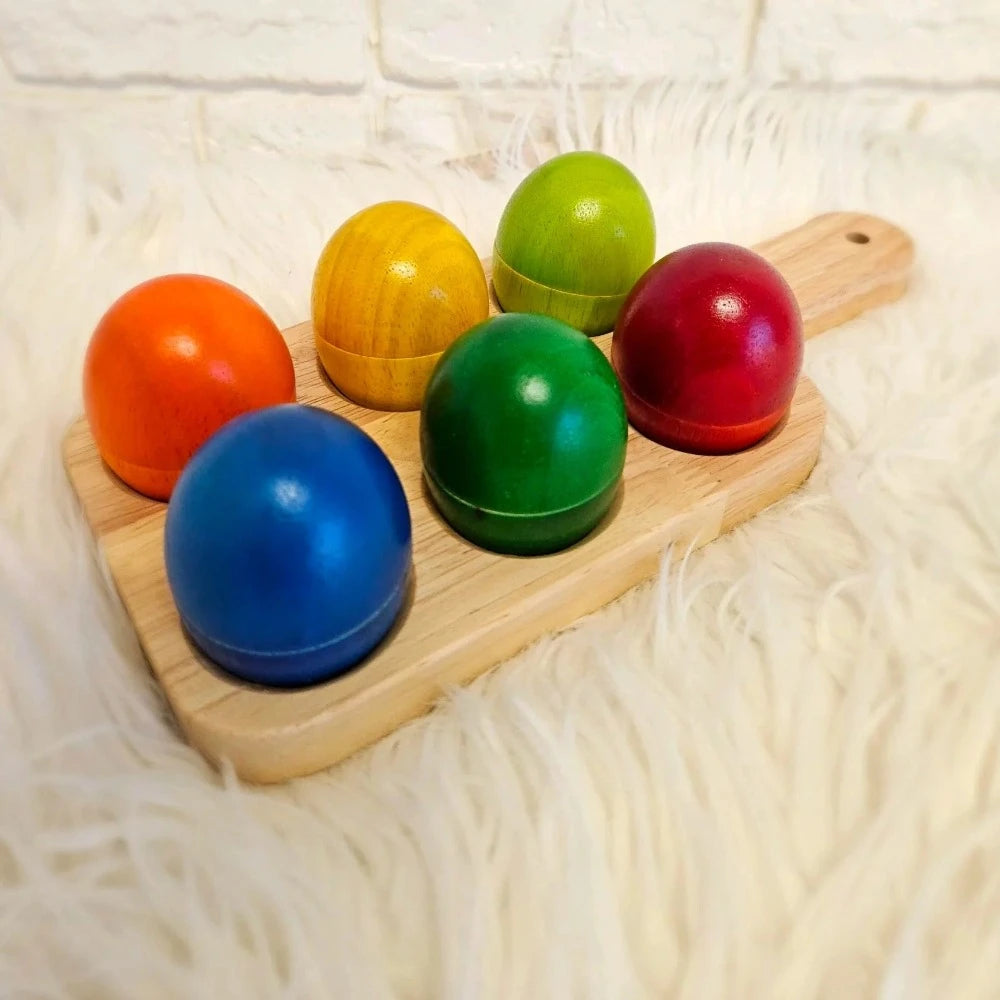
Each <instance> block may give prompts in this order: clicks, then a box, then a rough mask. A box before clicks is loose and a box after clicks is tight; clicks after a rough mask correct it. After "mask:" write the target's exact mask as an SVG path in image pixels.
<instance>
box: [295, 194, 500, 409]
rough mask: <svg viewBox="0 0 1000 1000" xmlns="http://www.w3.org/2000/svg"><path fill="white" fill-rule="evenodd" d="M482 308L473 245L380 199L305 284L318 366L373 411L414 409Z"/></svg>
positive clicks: (404, 205) (330, 247)
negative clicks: (442, 358)
mask: <svg viewBox="0 0 1000 1000" xmlns="http://www.w3.org/2000/svg"><path fill="white" fill-rule="evenodd" d="M488 311H489V292H488V289H487V285H486V275H485V273H484V271H483V265H482V262H481V261H480V260H479V257H478V256H477V255H476V252H475V250H473V248H472V245H471V244H470V243H469V241H468V240H467V239H466V238H465V237H464V236H463V235H462V233H461V232H459V230H458V229H456V228H455V226H453V225H452V224H451V223H450V222H449V221H448V220H447V219H445V218H444V217H443V216H441V215H439V214H438V213H437V212H433V211H431V209H429V208H424V207H423V206H421V205H414V204H411V203H410V202H402V201H390V202H381V203H379V204H377V205H372V206H370V207H369V208H366V209H364V210H363V211H361V212H359V213H358V214H357V215H354V216H352V217H351V218H350V219H348V220H347V222H345V223H344V224H343V225H342V226H341V227H340V229H338V230H337V232H336V233H334V235H333V236H332V237H331V239H330V241H329V242H328V243H327V244H326V247H325V248H324V250H323V253H322V255H321V256H320V259H319V263H318V265H317V267H316V274H315V277H314V279H313V288H312V321H313V330H314V334H315V339H316V351H317V353H318V354H319V357H320V361H321V362H322V364H323V367H324V369H325V370H326V373H327V375H328V376H329V377H330V380H331V381H332V382H333V383H334V385H336V386H337V388H338V389H340V391H341V392H343V394H344V395H345V396H347V397H348V398H350V399H353V400H354V401H355V402H356V403H360V404H361V405H362V406H367V407H371V408H372V409H376V410H417V409H419V408H420V402H421V400H422V399H423V395H424V389H425V388H426V386H427V380H428V379H429V378H430V374H431V372H432V371H433V370H434V366H435V364H437V360H438V358H439V357H440V356H441V352H442V351H443V350H444V349H445V348H446V347H447V346H448V345H449V344H450V343H451V342H452V341H453V340H454V339H455V338H456V337H457V336H458V335H459V334H461V333H464V332H465V331H466V330H468V329H469V327H471V326H474V325H475V324H476V323H479V322H481V321H482V320H484V319H485V318H486V316H487V314H488Z"/></svg>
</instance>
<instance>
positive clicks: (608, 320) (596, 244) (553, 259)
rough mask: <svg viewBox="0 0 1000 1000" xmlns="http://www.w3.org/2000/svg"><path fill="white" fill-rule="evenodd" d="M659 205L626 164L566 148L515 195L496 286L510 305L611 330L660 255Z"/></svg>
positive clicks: (592, 330) (501, 235) (593, 329)
mask: <svg viewBox="0 0 1000 1000" xmlns="http://www.w3.org/2000/svg"><path fill="white" fill-rule="evenodd" d="M655 242H656V232H655V223H654V221H653V209H652V206H651V205H650V203H649V198H648V197H647V196H646V192H645V191H644V190H643V188H642V185H641V184H640V183H639V181H638V180H636V178H635V176H634V175H633V174H632V173H631V171H629V170H628V169H627V168H626V167H625V166H624V165H623V164H621V163H619V162H618V161H617V160H614V159H612V158H611V157H609V156H604V155H602V154H601V153H585V152H580V153H565V154H564V155H562V156H557V157H555V158H554V159H551V160H549V161H548V162H546V163H543V164H542V165H541V166H540V167H537V168H536V169H535V170H533V171H532V172H531V173H530V174H529V175H528V176H527V177H526V178H525V179H524V180H523V181H522V182H521V184H520V185H519V186H518V188H517V189H516V190H515V191H514V193H513V195H512V196H511V198H510V201H509V202H508V203H507V207H506V208H505V209H504V212H503V215H502V217H501V219H500V225H499V227H498V228H497V236H496V242H495V244H494V247H493V286H494V288H495V290H496V295H497V300H498V301H499V303H500V305H501V306H502V308H503V309H504V310H505V311H507V312H533V313H542V314H544V315H546V316H552V317H554V318H555V319H559V320H562V321H563V322H564V323H568V324H569V325H570V326H573V327H575V328H576V329H578V330H582V331H583V332H584V333H587V334H597V333H606V332H607V331H608V330H610V329H611V328H612V327H613V326H614V324H615V319H616V317H617V316H618V311H619V309H620V308H621V305H622V302H624V301H625V296H626V295H627V294H628V292H629V290H630V289H631V288H632V285H633V284H635V282H636V281H637V280H638V278H639V276H640V275H641V274H642V273H643V272H644V271H645V270H646V268H648V267H649V265H650V264H652V262H653V256H654V253H655Z"/></svg>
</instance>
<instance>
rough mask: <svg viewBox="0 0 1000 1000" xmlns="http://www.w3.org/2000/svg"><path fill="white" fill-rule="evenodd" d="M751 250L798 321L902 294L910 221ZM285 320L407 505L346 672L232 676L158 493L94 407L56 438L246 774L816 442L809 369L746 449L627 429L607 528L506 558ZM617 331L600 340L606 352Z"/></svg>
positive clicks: (322, 749)
mask: <svg viewBox="0 0 1000 1000" xmlns="http://www.w3.org/2000/svg"><path fill="white" fill-rule="evenodd" d="M755 249H757V250H758V251H759V252H760V253H762V254H763V255H764V256H765V257H767V258H768V259H769V260H771V261H772V262H773V263H774V264H775V265H776V266H777V267H778V268H779V269H780V270H781V272H782V273H783V274H784V276H785V277H786V279H787V280H788V281H789V283H790V285H791V287H792V289H793V290H794V292H795V294H796V296H797V298H798V301H799V304H800V307H801V310H802V315H803V321H804V326H805V333H806V336H813V335H815V334H817V333H820V332H821V331H823V330H827V329H829V328H830V327H832V326H835V325H837V324H840V323H843V322H845V321H846V320H848V319H850V318H852V317H853V316H856V315H858V314H859V313H861V312H862V311H864V310H866V309H870V308H873V307H875V306H877V305H880V304H882V303H886V302H890V301H892V300H893V299H895V298H898V297H899V296H900V295H901V294H902V293H903V291H904V290H905V287H906V283H907V279H908V275H909V271H910V268H911V265H912V258H913V247H912V242H911V240H910V239H909V237H908V236H907V235H906V234H905V233H904V232H902V231H901V230H899V229H898V228H896V227H895V226H893V225H891V224H890V223H888V222H886V221H884V220H881V219H877V218H874V217H871V216H866V215H858V214H850V213H834V214H828V215H822V216H818V217H816V218H815V219H813V220H811V221H810V222H808V223H806V224H805V225H803V226H801V227H799V228H798V229H795V230H792V231H791V232H788V233H785V234H783V235H781V236H778V237H776V238H774V239H772V240H768V241H767V242H765V243H763V244H760V245H759V246H757V247H756V248H755ZM492 309H493V311H495V310H496V306H495V303H494V304H493V305H492ZM285 335H286V337H287V339H288V342H289V345H290V347H291V351H292V355H293V358H294V361H295V370H296V381H297V390H298V398H299V400H300V401H301V402H303V403H311V404H313V405H317V406H322V407H325V408H326V409H329V410H332V411H334V412H337V413H340V414H342V415H343V416H345V417H347V418H348V419H350V420H353V421H354V422H355V423H357V424H359V425H360V426H362V427H364V429H365V430H366V431H367V432H368V433H369V434H370V435H371V436H372V437H373V438H374V439H375V440H376V441H377V442H378V443H379V445H381V447H382V448H383V449H384V450H385V452H386V454H387V455H388V456H389V458H390V459H391V461H392V462H393V463H394V464H395V466H396V469H397V471H398V472H399V475H400V478H401V480H402V482H403V485H404V488H405V490H406V494H407V498H408V500H409V502H410V508H411V512H412V517H413V539H414V576H413V583H412V586H411V591H410V594H409V598H408V601H407V605H406V608H405V610H404V613H403V614H402V615H401V617H400V620H399V622H398V623H397V626H396V628H395V629H394V630H393V632H392V633H391V635H390V636H389V638H388V639H387V640H386V641H385V642H384V643H383V644H382V645H381V646H379V647H378V648H377V649H376V650H375V651H374V652H373V653H372V654H371V655H370V656H369V657H368V658H367V659H366V660H365V661H364V662H363V663H362V664H361V665H359V666H358V667H357V668H356V669H355V670H353V671H352V672H350V673H348V674H346V675H345V676H343V677H341V678H338V679H336V680H334V681H330V682H327V683H325V684H321V685H318V686H315V687H311V688H306V689H300V690H293V691H276V690H269V689H265V688H259V687H254V686H252V685H248V684H244V683H242V682H240V681H238V680H236V679H234V678H232V677H229V676H228V675H226V674H224V673H222V672H221V671H219V670H218V669H217V668H215V667H214V666H213V665H212V664H211V663H210V662H208V661H207V660H206V659H205V658H204V657H202V656H201V655H200V654H199V653H198V651H197V650H196V649H195V648H194V647H193V646H192V645H191V644H190V642H189V641H188V640H187V638H186V636H185V634H184V632H183V630H182V629H181V627H180V623H179V620H178V615H177V611H176V608H175V606H174V603H173V600H172V598H171V595H170V592H169V588H168V585H167V580H166V574H165V569H164V562H163V525H164V519H165V515H166V506H165V505H164V504H162V503H157V502H155V501H151V500H148V499H146V498H145V497H142V496H140V495H139V494H137V493H135V492H133V491H132V490H130V489H129V488H128V487H127V486H125V485H124V484H123V483H122V482H121V481H120V480H118V479H117V478H116V477H115V476H114V475H113V474H112V473H111V472H110V471H109V470H108V469H107V467H106V466H105V465H104V464H103V463H102V462H101V460H100V457H99V456H98V454H97V451H96V448H95V446H94V442H93V439H92V438H91V435H90V432H89V429H88V427H87V424H86V421H85V420H80V421H79V422H77V423H76V424H75V425H74V426H73V427H72V428H71V429H70V430H69V432H68V434H67V436H66V439H65V442H64V460H65V465H66V469H67V472H68V474H69V478H70V480H71V482H72V484H73V487H74V489H75V491H76V493H77V495H78V497H79V499H80V504H81V507H82V510H83V513H84V516H85V517H86V520H87V522H88V523H89V525H90V528H91V530H92V531H93V533H94V535H95V536H96V538H97V539H98V541H99V543H100V548H101V551H102V553H103V555H104V558H105V559H106V560H107V563H108V567H109V569H110V572H111V575H112V577H113V579H114V581H115V584H116V586H117V589H118V592H119V594H120V595H121V598H122V600H123V602H124V604H125V607H126V608H127V610H128V613H129V615H130V616H131V618H132V621H133V623H134V625H135V628H136V631H137V633H138V636H139V639H140V641H141V643H142V646H143V649H144V651H145V653H146V656H147V658H148V660H149V663H150V666H151V668H152V670H153V672H154V674H155V676H156V677H157V679H158V680H159V682H160V684H161V686H162V688H163V691H164V693H165V695H166V697H167V700H168V702H169V703H170V705H171V708H172V710H173V712H174V714H175V716H176V718H177V721H178V723H179V724H180V727H181V729H182V730H183V731H184V733H185V734H186V736H187V738H188V739H189V740H190V741H191V742H192V743H193V744H194V745H195V746H196V747H198V748H199V749H200V750H201V751H202V752H203V753H204V754H205V755H206V756H207V757H208V758H209V759H211V760H214V761H218V760H221V759H228V760H229V761H231V762H232V763H233V765H234V766H235V768H236V770H237V772H238V773H239V774H240V775H241V776H242V777H243V778H245V779H247V780H251V781H258V782H275V781H282V780H287V779H289V778H292V777H295V776H297V775H302V774H308V773H310V772H312V771H316V770H319V769H321V768H323V767H326V766H328V765H330V764H333V763H335V762H336V761H338V760H340V759H342V758H344V757H346V756H347V755H349V754H351V753H353V752H354V751H356V750H358V749H359V748H361V747H363V746H365V745H367V744H369V743H371V742H372V741H374V740H377V739H379V738H380V737H382V736H384V735H386V734H387V733H389V732H391V731H392V730H393V729H394V728H395V727H397V726H398V725H400V724H401V723H403V722H405V721H407V720H409V719H412V718H414V717H415V716H417V715H418V714H420V713H422V712H424V711H426V710H427V709H428V708H429V707H430V706H431V705H432V704H433V702H434V700H435V699H436V698H437V697H438V696H439V695H440V692H441V690H442V686H443V685H448V684H461V683H465V682H468V681H469V680H471V679H472V678H474V677H475V676H477V675H478V674H480V673H482V672H483V671H484V670H486V669H488V668H489V667H491V666H493V665H494V664H496V663H498V662H500V661H502V660H504V659H506V658H508V657H510V656H511V655H513V654H514V653H516V652H518V650H520V649H522V648H523V647H524V646H526V645H527V644H529V643H531V642H532V641H533V640H535V639H537V638H538V637H540V636H541V635H543V634H545V633H547V632H550V631H552V630H554V629H558V628H561V627H564V626H567V625H569V624H571V623H572V622H574V621H575V620H577V619H578V618H579V617H580V616H582V615H585V614H587V613H589V612H591V611H594V610H596V609H597V608H599V607H601V606H602V605H604V604H606V603H608V602H609V601H611V600H613V599H615V598H616V597H618V596H619V595H621V594H622V593H623V592H624V591H626V590H627V589H629V588H630V587H632V586H634V585H636V584H638V583H640V582H641V581H642V580H644V579H646V578H648V577H649V576H650V575H652V574H653V573H655V571H656V569H657V566H658V565H659V563H660V560H661V557H662V555H663V553H664V551H665V550H666V549H667V548H668V547H669V546H673V549H672V551H673V552H674V553H682V552H684V551H685V550H686V549H687V548H688V547H689V546H693V545H701V544H704V543H705V542H708V541H710V540H711V539H713V538H716V537H717V536H718V535H720V534H722V533H723V532H725V531H728V530H729V529H730V528H732V527H733V526H734V525H736V524H739V523H740V522H742V521H745V520H746V519H748V518H750V517H752V516H753V515H754V514H756V513H757V512H758V511H760V510H762V509H763V508H765V507H767V506H768V505H769V504H771V503H773V502H774V501H776V500H778V499H780V498H781V497H783V496H785V495H786V494H787V493H789V492H790V491H791V490H793V489H794V488H795V487H796V486H798V485H799V484H800V483H801V482H802V481H803V480H804V479H805V478H806V477H807V476H808V475H809V472H810V470H811V469H812V467H813V465H814V464H815V462H816V458H817V456H818V454H819V448H820V442H821V439H822V433H823V423H824V407H823V401H822V399H821V398H820V396H819V393H818V392H817V390H816V388H815V386H814V385H813V384H812V383H811V382H810V381H809V380H808V379H807V378H803V379H802V380H801V381H800V383H799V386H798V389H797V392H796V395H795V399H794V401H793V404H792V407H791V411H790V413H789V416H788V418H787V420H786V421H785V422H784V423H783V424H782V425H781V426H779V427H778V428H777V429H776V431H775V432H773V433H772V434H771V435H770V436H769V437H767V438H766V439H765V440H763V441H762V442H760V443H759V444H758V445H755V446H754V447H752V448H750V449H748V450H746V451H744V452H741V453H739V454H735V455H726V456H716V457H703V456H697V455H687V454H682V453H680V452H674V451H670V450H669V449H665V448H662V447H660V446H658V445H655V444H653V443H652V442H650V441H647V440H646V439H645V438H642V437H640V436H639V435H637V434H636V433H635V432H630V435H629V442H628V457H627V460H626V466H625V474H624V481H623V485H622V489H621V491H620V493H619V496H618V499H617V501H616V503H615V505H614V507H613V509H612V512H611V514H610V516H609V517H608V518H607V519H606V520H605V522H604V523H603V524H602V525H601V526H600V527H599V528H598V529H597V531H595V532H594V533H593V534H592V535H590V536H589V537H588V538H586V539H585V540H584V541H582V542H580V543H579V544H577V545H575V546H573V547H572V548H570V549H567V550H565V551H563V552H559V553H556V554H554V555H548V556H541V557H534V558H520V557H516V556H501V555H497V554H494V553H490V552H486V551H483V550H481V549H477V548H475V547H474V546H472V545H470V544H469V543H468V542H466V541H465V540H464V539H462V538H460V537H459V536H458V535H456V534H455V533H454V532H453V531H452V530H451V529H450V528H449V527H448V526H447V524H445V523H444V522H443V521H442V520H441V518H440V517H439V516H438V514H437V513H436V511H435V510H434V508H433V506H432V505H431V504H430V502H429V499H428V497H427V495H426V492H425V487H424V483H423V479H422V475H421V467H420V451H419V445H418V428H419V414H418V413H414V412H405V413H385V412H377V411H373V410H366V409H364V408H362V407H360V406H357V405H355V404H353V403H351V402H349V401H348V400H346V399H344V398H343V397H342V396H340V395H339V394H338V393H337V391H336V390H335V389H334V388H333V387H332V385H331V383H330V382H329V381H328V380H327V378H326V377H325V375H324V374H323V371H322V368H321V366H320V365H319V363H318V361H317V358H316V351H315V347H314V343H313V335H312V329H311V326H310V324H308V323H305V324H301V325H299V326H296V327H292V328H291V329H289V330H287V331H286V332H285ZM610 339H611V337H610V334H608V335H605V336H603V337H601V338H598V339H597V341H596V342H597V343H598V344H600V346H601V347H602V349H603V350H605V351H607V350H608V349H609V348H610Z"/></svg>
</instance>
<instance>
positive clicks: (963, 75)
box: [0, 0, 1000, 160]
mask: <svg viewBox="0 0 1000 1000" xmlns="http://www.w3.org/2000/svg"><path fill="white" fill-rule="evenodd" d="M627 78H638V79H655V80H667V81H679V82H682V83H684V84H695V85H696V84H698V83H707V82H719V81H726V80H734V79H735V80H739V79H745V78H750V79H752V80H756V81H761V82H767V83H780V84H782V85H784V86H789V85H791V86H794V85H798V84H801V83H807V84H815V83H817V82H818V83H821V84H828V85H836V86H842V85H858V84H862V85H864V84H867V83H872V82H875V83H879V82H885V81H891V82H893V83H895V84H902V85H903V86H906V85H908V84H913V85H914V86H915V87H916V86H918V85H919V86H925V85H926V84H927V83H932V84H933V83H943V84H947V85H948V86H949V87H952V88H962V87H977V88H979V89H980V90H981V92H982V93H984V94H989V95H991V96H995V94H996V90H997V87H998V86H1000V0H882V2H879V3H876V2H872V0H506V2H505V3H502V4H501V3H497V2H496V0H490V2H487V0H0V101H2V100H3V94H4V93H5V92H6V93H9V92H12V91H13V92H16V93H17V94H18V95H19V97H24V96H27V99H28V100H29V101H34V100H35V99H36V98H37V100H38V101H42V102H57V101H63V102H64V103H65V101H66V100H67V99H68V100H70V101H71V102H76V101H79V100H80V99H81V96H82V94H85V95H88V97H87V99H88V100H93V101H98V102H99V103H102V104H104V105H107V106H109V107H110V106H112V105H115V104H117V105H118V107H119V112H124V113H119V115H118V120H120V121H123V122H126V121H133V122H135V121H136V119H135V118H134V116H131V115H130V114H129V113H128V108H129V105H130V102H134V101H135V99H136V98H137V97H141V98H142V99H143V100H146V99H148V98H150V97H152V98H156V99H160V98H162V99H163V101H164V103H161V104H156V103H155V102H154V103H153V104H150V105H148V108H149V109H150V111H149V113H150V114H151V115H153V118H151V119H150V120H149V122H148V125H145V126H142V125H135V127H141V128H146V129H148V130H151V131H152V132H154V133H155V132H156V131H157V130H158V128H159V127H160V126H158V125H157V124H156V122H155V120H154V119H155V118H156V115H157V114H159V113H160V112H159V111H158V110H157V109H158V108H169V109H173V108H174V106H175V104H174V99H176V102H177V106H178V107H183V108H184V109H185V111H184V114H185V115H186V116H187V117H188V119H189V120H190V122H192V123H193V124H192V126H191V129H190V134H191V137H192V143H193V148H194V149H196V151H202V152H203V153H204V155H212V154H213V151H214V152H215V153H221V152H223V151H225V150H226V149H227V148H230V147H240V148H246V147H249V148H251V149H260V150H265V151H269V152H275V153H278V154H281V153H283V152H285V151H294V153H295V155H297V156H299V157H304V158H306V159H312V158H318V159H326V160H329V159H331V158H334V157H338V156H352V157H353V156H357V155H360V154H362V153H365V152H366V151H368V152H370V151H371V150H372V147H373V140H377V141H378V144H379V146H380V148H381V149H382V151H383V152H385V150H386V149H387V147H388V145H392V146H395V147H396V148H399V147H400V146H403V145H405V146H406V148H407V150H408V151H410V152H414V151H417V152H419V150H420V148H421V147H426V148H427V150H428V155H430V156H434V157H437V158H440V157H441V156H445V157H460V156H467V155H473V154H476V153H479V152H481V151H483V150H486V149H489V148H492V147H493V146H494V145H495V144H496V142H497V141H498V139H502V138H503V137H504V136H506V135H507V134H508V129H509V127H511V126H514V124H515V118H519V120H520V119H523V117H524V116H527V115H529V114H530V112H531V109H532V107H533V103H534V102H537V92H536V91H535V90H534V89H533V88H535V87H536V86H537V85H539V84H540V83H543V82H545V81H546V80H552V79H555V80H557V81H563V80H566V79H574V80H577V81H582V82H586V83H590V84H596V85H600V84H602V83H609V84H610V83H619V82H621V81H623V80H625V79H627ZM456 85H460V86H461V89H460V90H458V91H456ZM596 91H600V87H599V86H598V87H596V88H595V92H596ZM163 114H164V115H165V118H164V121H165V122H168V123H169V122H170V121H172V118H171V115H172V114H173V111H172V110H171V111H170V113H167V112H166V111H164V112H163ZM114 117H115V116H114V115H112V116H111V119H109V120H114ZM163 127H164V128H166V125H164V126H163ZM2 139H3V136H2V133H0V149H2ZM387 155H390V154H387Z"/></svg>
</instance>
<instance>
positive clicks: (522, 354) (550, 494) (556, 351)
mask: <svg viewBox="0 0 1000 1000" xmlns="http://www.w3.org/2000/svg"><path fill="white" fill-rule="evenodd" d="M627 431H628V425H627V422H626V418H625V403H624V400H623V397H622V392H621V388H620V386H619V384H618V380H617V378H616V376H615V373H614V371H613V369H612V368H611V365H610V363H609V362H608V360H607V359H606V358H605V357H604V355H603V354H602V353H601V351H600V349H599V348H598V347H597V346H596V345H595V344H594V343H593V342H592V341H590V340H589V339H588V338H587V337H586V336H585V335H584V334H582V333H580V332H579V331H578V330H574V329H573V328H572V327H570V326H567V325H566V324H565V323H561V322H559V321H558V320H554V319H551V318H549V317H546V316H539V315H530V314H522V313H507V314H505V315H502V316H494V317H493V318H492V319H489V320H486V322H484V323H480V324H479V325H478V326H474V327H473V328H472V329H471V330H468V331H467V332H466V333H464V334H462V336H461V337H459V338H458V340H456V341H455V342H454V343H453V344H452V345H451V346H450V347H449V348H448V349H447V350H446V351H445V352H444V354H443V355H442V356H441V359H440V361H439V362H438V364H437V367H436V368H435V370H434V372H433V374H432V375H431V379H430V383H429V384H428V386H427V393H426V395H425V396H424V403H423V408H422V411H421V420H420V446H421V453H422V457H423V467H424V477H425V479H426V481H427V487H428V490H429V491H430V494H431V496H432V497H433V499H434V502H435V504H436V505H437V507H438V509H439V510H440V512H441V514H442V515H443V517H444V518H445V520H447V521H448V522H449V523H450V524H451V526H452V527H453V528H454V529H455V530H456V531H457V532H459V534H461V535H464V536H465V537H466V538H468V539H469V540H470V541H473V542H475V543H476V544H477V545H480V546H482V547H483V548H486V549H491V550H493V551H495V552H506V553H514V554H518V555H536V554H540V553H543V552H554V551H556V550H558V549H562V548H565V547H566V546H568V545H572V544H573V543H574V542H576V541H578V540H579V539H581V538H583V537H584V536H585V535H587V534H589V533H590V532H591V531H592V530H593V529H594V528H595V527H596V526H597V525H598V524H599V523H600V521H601V520H602V519H603V518H604V516H605V515H606V514H607V512H608V509H609V508H610V506H611V504H612V502H613V500H614V498H615V494H616V492H617V489H618V484H619V481H620V479H621V474H622V469H623V467H624V465H625V442H626V437H627Z"/></svg>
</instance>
